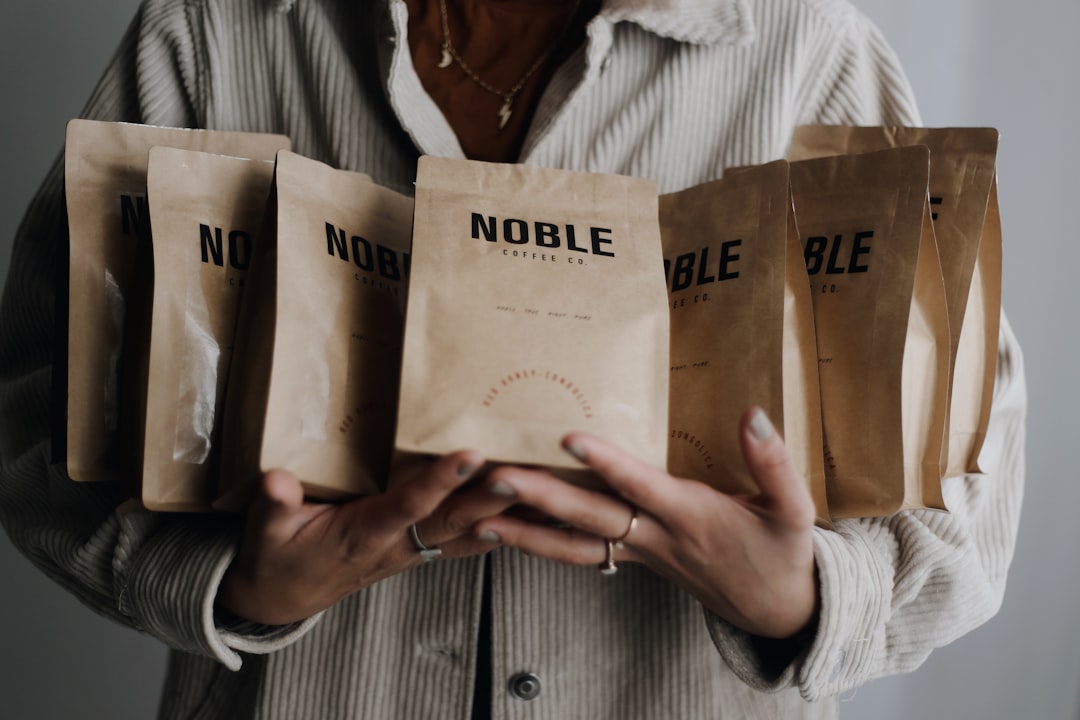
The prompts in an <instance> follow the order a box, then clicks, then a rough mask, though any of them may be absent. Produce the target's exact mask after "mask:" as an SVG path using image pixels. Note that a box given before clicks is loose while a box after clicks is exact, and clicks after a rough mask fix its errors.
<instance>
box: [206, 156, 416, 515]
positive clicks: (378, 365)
mask: <svg viewBox="0 0 1080 720" xmlns="http://www.w3.org/2000/svg"><path fill="white" fill-rule="evenodd" d="M273 197H274V199H273V212H274V215H275V221H274V225H273V226H274V239H273V240H271V242H270V245H269V246H268V255H269V256H270V259H269V260H267V261H265V262H264V261H263V257H264V256H262V255H260V256H258V257H257V258H256V263H255V265H256V267H255V269H254V270H253V272H254V273H255V274H256V275H257V276H258V282H257V283H255V284H253V285H252V288H257V289H258V290H257V292H258V296H256V295H254V294H252V295H250V298H251V303H252V304H251V305H250V307H249V303H248V297H245V300H244V310H243V311H242V313H241V322H242V323H248V324H249V325H250V328H249V329H248V330H243V329H242V330H240V331H239V332H240V333H241V334H245V333H246V334H247V337H246V338H245V340H244V346H243V350H242V351H243V352H244V353H245V354H244V356H243V358H240V357H239V356H238V357H237V359H236V361H235V362H234V364H233V372H232V379H233V380H236V382H237V385H236V387H237V390H236V393H237V394H236V397H235V403H234V397H233V396H232V389H230V391H229V393H230V395H229V397H228V399H227V404H228V406H229V408H228V411H227V413H228V414H227V418H226V422H227V431H231V432H229V433H228V434H227V436H226V444H225V445H224V447H225V452H226V453H229V454H232V459H231V460H230V461H227V462H226V463H225V464H224V465H223V476H222V483H221V485H222V495H223V497H222V499H221V500H220V502H218V503H217V504H216V505H217V506H218V507H221V508H226V509H227V508H229V507H230V506H235V505H236V504H237V503H242V501H243V499H244V498H245V497H246V496H247V495H248V494H249V493H250V491H251V488H252V486H253V484H254V482H255V481H256V480H257V479H258V477H259V476H260V475H261V473H263V472H265V471H267V470H270V469H273V468H283V469H286V470H289V471H291V472H292V473H294V474H295V475H297V476H298V477H299V478H300V480H301V482H302V483H303V485H304V489H305V492H306V493H307V494H308V495H309V496H311V497H316V498H323V499H338V498H343V497H348V496H353V495H360V494H371V493H376V492H379V491H380V489H381V487H382V486H383V485H384V484H385V479H386V475H387V471H388V465H389V459H390V451H391V444H392V441H393V428H394V417H395V411H396V405H397V385H398V374H399V371H400V363H401V335H402V323H403V306H404V300H405V287H406V279H407V277H408V273H409V246H410V239H411V226H412V214H413V201H412V199H411V198H409V197H406V196H404V195H401V194H399V193H397V192H394V191H393V190H390V189H388V188H385V187H381V186H379V185H376V184H375V183H373V182H372V181H371V179H370V178H368V177H367V176H366V175H361V174H359V173H353V172H348V171H344V170H336V169H334V168H332V167H330V166H329V165H325V164H323V163H320V162H316V161H314V160H310V159H308V158H305V157H302V156H300V155H296V154H294V153H289V152H282V153H279V155H278V159H277V165H276V172H275V177H274V195H273ZM264 358H268V359H269V362H268V363H267V361H266V359H264ZM231 382H232V381H230V383H231ZM232 438H236V440H235V444H233V443H232V442H229V441H230V440H231V439H232ZM225 466H228V471H225V470H224V467H225Z"/></svg>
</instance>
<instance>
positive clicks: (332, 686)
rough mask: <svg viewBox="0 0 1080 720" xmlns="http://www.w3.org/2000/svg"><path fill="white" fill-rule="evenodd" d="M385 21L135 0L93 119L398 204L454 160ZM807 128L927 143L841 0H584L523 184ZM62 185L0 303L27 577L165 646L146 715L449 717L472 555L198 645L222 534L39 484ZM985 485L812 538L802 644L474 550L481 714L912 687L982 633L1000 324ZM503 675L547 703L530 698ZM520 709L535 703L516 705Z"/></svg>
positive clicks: (992, 543) (1004, 343)
mask: <svg viewBox="0 0 1080 720" xmlns="http://www.w3.org/2000/svg"><path fill="white" fill-rule="evenodd" d="M405 33H406V8H405V4H404V2H402V0H379V1H373V2H344V0H296V1H295V2H282V1H281V0H146V1H145V2H144V3H143V5H142V7H141V8H140V10H139V12H138V15H137V17H136V18H135V20H134V22H133V24H132V25H131V27H130V29H129V30H128V32H127V33H126V35H125V37H124V39H123V41H122V43H121V46H120V47H119V49H118V51H117V53H116V55H115V58H114V59H113V61H112V63H111V64H110V66H109V67H108V69H107V70H106V72H105V74H104V76H103V78H102V80H101V81H100V84H99V85H98V87H97V88H96V90H95V91H94V92H93V94H92V96H91V99H90V101H89V103H88V104H87V106H86V109H85V111H84V113H83V115H84V116H85V117H89V118H95V119H104V120H127V121H133V122H142V123H150V124H158V125H169V126H179V127H204V128H215V129H229V130H248V131H272V132H281V133H286V134H288V135H289V136H290V137H291V138H292V140H293V143H294V148H295V149H296V150H297V151H298V152H300V153H302V154H305V155H308V156H310V157H313V158H316V159H319V160H322V161H324V162H327V163H330V164H332V165H335V166H338V167H341V168H346V169H350V170H355V171H361V172H365V173H368V174H370V175H371V176H372V177H373V178H375V180H376V181H378V182H380V183H382V184H385V185H388V186H391V187H394V188H396V189H398V190H401V191H405V192H410V191H411V186H412V181H413V179H414V176H415V164H416V158H417V156H418V155H419V154H420V153H426V154H434V155H445V156H457V157H460V156H461V150H460V147H459V146H458V143H457V141H456V139H455V137H454V134H453V132H452V131H451V129H450V128H449V126H448V125H447V123H446V122H445V120H444V119H443V117H442V115H441V114H440V112H439V110H438V109H437V107H436V106H435V105H434V103H433V102H432V101H431V100H430V98H429V97H428V96H427V95H426V94H425V92H424V90H423V88H422V87H421V84H420V82H419V80H418V79H417V76H416V73H415V71H414V69H413V66H412V61H411V58H410V54H409V48H408V43H407V41H406V36H405ZM801 123H842V124H874V125H876V124H882V123H886V124H902V125H916V124H918V123H919V117H918V112H917V109H916V105H915V103H914V101H913V99H912V93H911V90H910V88H909V86H908V83H907V81H906V80H905V78H904V75H903V73H902V71H901V69H900V67H899V65H898V63H897V60H896V58H895V57H894V55H893V53H892V52H891V51H890V49H889V48H888V46H887V45H886V43H885V42H884V40H883V39H882V38H881V36H880V35H879V33H878V32H877V30H876V29H875V28H874V27H872V25H871V24H870V23H869V22H868V21H867V20H866V19H865V18H864V17H862V16H861V15H860V14H858V13H857V12H856V11H855V10H854V9H853V8H852V7H851V6H850V5H849V4H848V3H847V2H846V0H663V1H661V0H656V1H655V2H647V1H643V0H605V2H604V3H603V7H602V9H601V11H600V13H599V15H598V16H597V17H595V18H594V19H593V20H592V21H591V22H590V24H589V25H588V28H587V38H586V41H585V43H584V45H583V46H582V47H581V48H579V49H578V50H577V51H576V52H575V53H574V54H573V55H572V56H571V57H570V58H569V59H568V60H567V61H566V62H565V63H564V64H563V66H562V67H561V68H560V69H559V70H558V71H557V73H556V74H555V76H554V78H553V79H552V81H551V83H550V85H549V86H548V88H547V89H546V91H545V94H544V96H543V98H542V100H541V102H540V105H539V107H538V110H537V113H536V116H535V118H534V121H533V124H532V126H531V129H530V131H529V135H528V138H527V140H526V142H525V146H524V149H523V151H522V156H521V158H520V159H521V162H525V163H532V164H536V165H544V166H552V167H562V168H569V169H575V170H587V171H598V172H610V173H624V174H631V175H640V176H645V177H649V178H652V179H654V180H655V181H656V182H657V184H658V187H659V189H660V191H661V192H669V191H674V190H677V189H681V188H684V187H687V186H690V185H694V184H697V183H701V182H705V181H708V180H712V179H715V178H717V177H719V176H720V175H721V174H722V172H723V170H724V168H725V167H728V166H733V165H745V164H752V163H761V162H766V161H770V160H774V159H777V158H781V157H783V156H784V155H785V153H786V151H787V147H788V143H789V139H790V137H791V134H792V130H793V128H794V127H795V126H796V125H798V124H801ZM62 173H63V170H62V167H61V165H60V164H57V165H56V166H55V167H54V169H53V170H52V172H51V173H50V174H49V176H48V177H47V179H46V180H45V182H44V184H43V186H42V188H41V190H40V192H39V193H38V195H37V196H36V198H35V199H34V200H33V202H32V204H31V206H30V207H29V210H28V212H27V216H26V218H25V220H24V222H23V224H22V226H21V228H20V230H19V234H18V237H17V239H16V242H15V247H14V255H13V259H12V265H11V271H10V275H9V277H8V281H7V286H6V292H5V295H4V298H3V304H2V309H0V520H2V521H3V525H4V527H5V529H6V530H7V532H8V534H9V535H10V536H11V538H12V540H13V541H14V542H15V544H16V545H17V546H18V547H19V548H21V550H22V551H23V552H24V553H26V555H27V556H28V557H30V558H31V560H33V561H34V562H35V563H36V564H37V565H38V566H39V567H40V568H41V569H42V570H43V571H44V572H46V573H48V574H49V575H50V576H51V577H53V578H55V579H56V580H57V582H59V583H61V584H62V585H63V586H64V587H66V588H67V589H69V590H70V591H71V592H73V593H74V594H76V595H77V596H78V597H79V598H80V599H81V600H82V601H83V602H84V603H86V604H87V605H89V606H90V607H92V608H93V609H95V610H96V611H98V612H100V613H102V614H103V615H106V616H108V617H110V618H113V619H115V620H117V621H119V622H121V623H124V624H126V625H128V626H131V627H135V628H137V629H139V630H141V631H143V632H145V633H148V634H150V635H152V636H154V637H157V638H159V639H160V640H161V641H162V642H164V643H166V644H167V645H169V646H170V647H171V648H172V649H173V650H172V654H171V658H170V663H169V671H168V677H167V680H166V685H165V689H164V696H163V699H162V705H161V717H163V718H230V719H233V720H235V719H238V718H281V719H283V720H299V719H301V718H387V719H396V718H410V719H411V718H462V719H464V718H468V717H469V714H470V704H471V700H472V692H473V688H474V686H475V684H476V657H477V637H478V627H479V618H480V606H481V597H482V594H483V592H484V583H483V572H482V568H483V560H482V559H479V558H474V559H469V560H455V561H447V562H438V563H431V564H428V565H425V566H422V567H420V568H418V569H415V570H412V571H409V572H407V573H404V574H402V575H400V576H397V577H394V578H391V579H389V580H386V581H384V582H381V583H378V584H377V585H375V586H373V587H370V588H368V589H366V590H364V591H362V592H359V593H357V594H355V595H353V596H351V597H349V598H347V599H346V600H344V601H343V602H341V603H340V604H339V605H337V606H335V607H333V608H331V609H330V610H328V611H326V612H324V613H322V614H320V615H319V616H318V617H315V618H311V619H309V620H308V621H306V622H303V623H299V624H297V625H295V626H290V627H284V628H267V627H257V626H253V625H244V624H236V623H232V624H230V623H222V622H218V621H217V619H216V618H215V615H214V597H215V593H216V589H217V585H218V582H219V580H220V578H221V576H222V574H223V573H224V571H225V568H226V567H227V566H228V564H229V562H230V560H231V558H232V557H233V554H234V553H235V549H236V545H237V542H238V538H239V532H240V524H241V520H240V519H238V518H222V517H200V516H190V515H185V516H176V515H156V514H150V513H129V514H118V513H116V512H115V508H116V506H117V504H118V502H119V500H120V499H121V498H120V497H119V496H118V494H117V492H116V491H115V490H114V489H113V487H112V486H109V485H102V484H85V483H84V484H77V483H73V482H71V481H70V480H69V479H68V478H67V477H66V476H65V474H64V472H63V470H62V469H60V468H58V467H56V466H51V465H50V464H49V445H48V435H49V433H48V428H49V418H48V405H49V375H50V364H51V352H52V351H51V344H52V332H53V310H54V304H55V298H56V290H55V287H54V276H55V273H54V265H55V263H56V259H57V253H58V248H60V247H62V243H64V242H66V232H67V231H66V218H65V212H64V206H63V195H62V188H63V176H62ZM994 403H995V404H994V410H993V415H992V420H991V428H990V436H989V438H988V440H987V444H986V448H985V451H984V455H983V461H984V463H985V464H986V465H987V466H988V467H989V472H988V474H986V475H985V476H979V477H975V476H969V477H957V478H951V479H949V480H948V481H946V486H945V499H946V502H947V504H948V506H949V507H950V508H951V512H950V513H948V514H946V513H938V512H929V511H906V512H901V513H898V514H896V515H894V516H892V517H889V518H885V519H875V520H843V521H840V522H838V523H837V525H836V529H835V530H820V529H819V530H816V531H815V552H816V558H817V565H818V572H819V577H820V587H821V614H820V619H819V621H818V623H817V626H816V631H815V633H814V634H813V635H812V636H811V637H807V638H805V639H804V644H803V645H802V646H799V647H795V648H794V649H793V648H792V647H791V646H790V644H788V645H786V646H784V647H781V648H777V647H775V646H774V645H771V644H769V643H763V642H760V641H757V640H756V639H754V638H751V637H749V636H748V635H746V634H745V633H743V632H741V631H739V630H737V629H735V628H733V627H732V626H730V625H729V624H727V623H726V622H724V621H722V620H721V619H719V618H717V617H715V616H713V615H711V614H710V613H708V612H706V611H705V610H703V608H702V607H701V606H700V605H699V604H698V603H697V602H696V601H695V600H693V599H692V598H691V597H690V596H688V595H687V594H685V593H684V592H683V591H682V590H680V589H679V588H677V587H675V586H673V585H671V584H670V583H668V582H667V581H665V580H663V579H661V578H659V577H657V576H656V575H654V574H652V573H651V572H650V571H648V570H647V569H645V568H643V567H641V566H633V565H625V566H623V568H621V569H620V572H619V573H618V574H617V575H615V576H613V577H603V576H601V575H600V574H599V573H597V572H596V571H595V570H594V569H589V568H573V567H564V566H560V565H558V564H555V563H551V562H546V561H542V560H539V559H536V558H530V557H527V556H525V555H523V554H520V553H517V552H513V551H509V550H505V549H503V550H498V551H495V552H494V553H492V554H491V555H490V556H489V563H490V573H491V577H490V593H491V594H490V601H491V608H492V625H491V647H490V657H491V663H490V665H491V667H490V676H489V677H488V678H486V680H487V682H486V683H483V684H484V685H487V686H490V688H491V694H492V697H491V701H492V715H493V717H494V718H498V719H499V720H503V719H506V720H510V719H517V718H522V719H524V718H530V719H537V720H540V719H548V720H566V719H568V718H587V719H588V720H601V719H603V718H612V719H616V718H618V719H619V720H626V719H628V718H642V719H645V718H649V719H669V718H740V719H745V718H771V719H775V718H785V719H791V718H816V717H833V716H834V715H835V712H836V706H835V700H834V698H835V696H836V695H837V694H838V693H841V692H843V691H845V690H848V689H850V688H854V687H857V686H858V685H860V684H861V683H864V682H866V681H867V680H870V679H872V678H875V677H879V676H882V675H886V674H889V673H896V672H903V671H908V670H911V669H913V668H915V667H916V666H918V665H919V663H920V662H921V661H922V660H923V659H924V658H925V657H926V656H927V654H928V653H929V652H930V651H931V650H932V649H933V648H935V647H938V646H941V645H944V644H945V643H948V642H950V641H951V640H953V639H954V638H956V637H958V636H959V635H961V634H963V633H964V632H966V631H968V630H970V629H972V628H974V627H975V626H977V625H978V624H980V623H982V622H984V621H985V620H987V619H988V618H989V617H991V616H992V615H993V614H994V612H995V611H996V609H997V608H998V607H999V605H1000V602H1001V599H1002V593H1003V591H1004V586H1005V578H1006V571H1007V568H1008V565H1009V562H1010V560H1011V557H1012V553H1013V545H1014V542H1015V537H1016V527H1017V522H1018V518H1019V512H1020V501H1021V495H1022V488H1023V442H1024V415H1025V409H1026V397H1025V388H1024V380H1023V371H1022V361H1021V355H1020V352H1019V349H1018V347H1017V344H1016V341H1015V339H1014V337H1013V335H1012V333H1011V331H1010V329H1009V327H1008V324H1007V323H1004V322H1003V324H1002V335H1001V341H1000V357H999V363H998V372H997V385H996V391H995V399H994ZM522 674H532V675H533V676H535V678H534V679H535V680H536V681H538V683H539V686H538V687H539V692H538V693H537V694H535V697H532V698H531V699H526V697H525V696H526V695H531V694H532V693H523V692H521V690H522V684H521V683H520V682H515V678H518V679H520V677H521V676H522ZM531 687H532V689H534V690H535V689H536V685H535V684H533V685H532V686H531Z"/></svg>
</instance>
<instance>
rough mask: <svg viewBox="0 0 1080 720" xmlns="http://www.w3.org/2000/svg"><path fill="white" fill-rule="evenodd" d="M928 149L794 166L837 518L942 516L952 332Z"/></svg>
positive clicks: (832, 501) (831, 491)
mask: <svg viewBox="0 0 1080 720" xmlns="http://www.w3.org/2000/svg"><path fill="white" fill-rule="evenodd" d="M928 175H929V151H928V150H927V149H926V148H925V147H924V146H919V147H909V148H901V149H896V150H887V151H882V152H877V153H865V154H860V155H845V156H840V157H830V158H822V159H817V160H805V161H802V162H794V163H792V164H791V187H792V192H793V197H794V203H795V214H796V219H797V221H798V227H799V233H800V234H801V236H802V241H803V257H804V260H805V262H806V269H807V274H808V275H809V278H810V290H811V294H812V297H813V302H814V322H815V325H816V329H817V340H818V355H819V358H818V368H819V374H820V380H821V405H822V421H823V429H824V443H825V467H826V479H827V487H828V495H829V510H830V512H831V514H832V516H833V518H838V517H855V516H881V515H888V514H890V513H892V512H895V511H897V510H901V509H904V508H913V507H928V508H937V509H945V508H944V503H943V500H942V497H941V473H942V470H943V467H942V444H943V442H944V433H945V418H946V412H947V404H946V403H947V394H946V391H947V389H948V372H949V326H948V314H947V311H946V306H945V290H944V285H943V283H942V279H941V268H940V264H939V262H938V255H937V249H936V245H935V241H934V233H933V225H932V222H933V221H932V220H931V218H930V206H929V199H928V195H927V182H928Z"/></svg>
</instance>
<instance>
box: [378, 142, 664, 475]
mask: <svg viewBox="0 0 1080 720" xmlns="http://www.w3.org/2000/svg"><path fill="white" fill-rule="evenodd" d="M662 259H663V258H662V255H661V251H660V238H659V227H658V224H657V196H656V190H655V186H654V185H653V183H652V182H650V181H648V180H643V179H638V178H630V177H623V176H616V175H601V174H589V173H578V172H569V171H565V170H553V169H548V168H537V167H528V166H523V165H502V164H494V163H481V162H473V161H467V160H448V159H440V158H434V157H422V158H420V162H419V167H418V171H417V181H416V215H415V220H414V236H413V270H412V277H411V279H410V284H409V301H408V312H407V319H406V328H405V349H404V357H403V361H402V362H403V370H402V380H401V401H400V408H399V417H398V427H397V436H396V441H395V442H396V444H395V447H396V450H397V451H398V460H399V461H400V462H405V461H406V460H407V459H408V458H409V457H410V456H412V457H416V456H418V455H430V454H434V455H438V454H443V453H447V452H450V451H454V450H458V449H460V448H465V447H472V448H476V449H478V450H479V451H480V452H481V453H483V454H484V455H485V456H486V457H487V458H488V459H489V460H490V461H492V462H500V463H518V464H524V465H537V466H543V467H546V468H549V469H551V470H552V471H553V472H555V473H557V474H559V475H560V476H562V477H565V478H567V479H570V480H572V481H576V482H582V483H595V482H596V479H595V478H592V477H591V475H590V473H588V472H586V471H585V469H584V468H583V466H581V465H580V464H578V463H576V461H574V460H572V459H571V458H570V456H569V455H568V454H567V453H566V452H564V451H563V450H562V449H561V448H560V446H559V441H560V438H561V437H562V436H563V435H564V434H565V433H566V432H569V431H571V430H583V431H588V432H592V433H595V434H597V435H600V436H602V437H605V438H607V439H608V440H609V441H611V442H613V443H615V444H617V445H619V446H621V447H623V448H624V449H626V450H627V451H630V452H632V453H634V454H635V455H637V456H638V457H640V458H641V459H642V460H645V461H647V462H650V463H653V464H655V465H657V466H661V467H662V466H664V464H665V462H666V457H667V397H668V309H667V293H666V288H665V287H664V276H663V265H662Z"/></svg>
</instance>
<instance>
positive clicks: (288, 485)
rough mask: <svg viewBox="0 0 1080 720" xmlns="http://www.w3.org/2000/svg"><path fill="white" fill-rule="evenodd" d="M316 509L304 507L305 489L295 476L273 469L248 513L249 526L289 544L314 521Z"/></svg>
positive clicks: (265, 536)
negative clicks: (312, 518)
mask: <svg viewBox="0 0 1080 720" xmlns="http://www.w3.org/2000/svg"><path fill="white" fill-rule="evenodd" d="M315 511H316V508H307V509H305V506H304V487H303V485H301V483H300V480H299V479H297V477H296V476H295V475H293V474H292V473H290V472H287V471H285V470H271V471H270V472H268V473H266V474H265V475H263V477H262V480H261V481H260V483H259V489H258V491H257V493H256V495H255V498H254V499H253V500H252V503H251V509H250V510H249V511H248V523H249V525H248V527H249V528H250V529H251V530H252V531H253V532H256V533H257V534H258V535H259V536H261V537H263V538H265V539H267V540H270V541H273V542H276V543H285V542H287V541H288V540H290V539H291V538H293V537H294V536H295V535H296V534H297V533H298V532H299V531H300V530H301V528H303V527H304V525H306V524H307V523H308V521H309V520H310V519H311V517H312V515H313V513H314V512H315Z"/></svg>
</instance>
